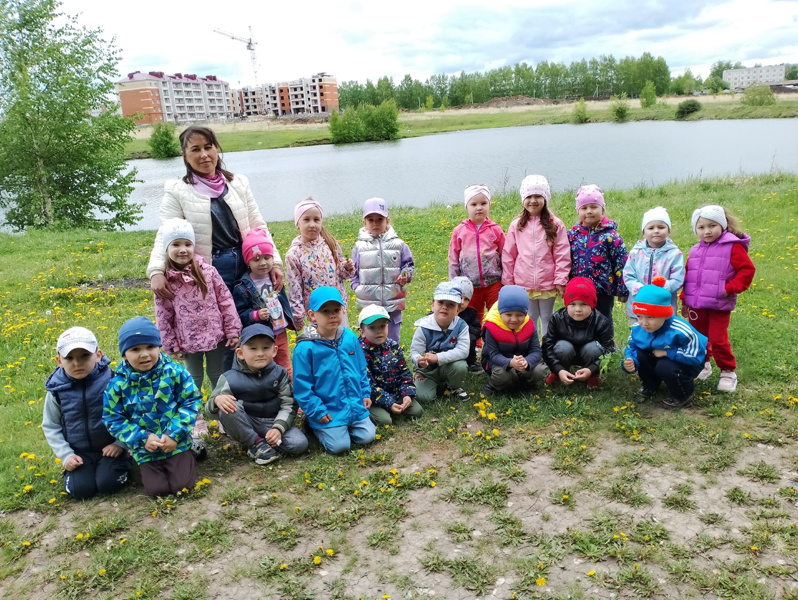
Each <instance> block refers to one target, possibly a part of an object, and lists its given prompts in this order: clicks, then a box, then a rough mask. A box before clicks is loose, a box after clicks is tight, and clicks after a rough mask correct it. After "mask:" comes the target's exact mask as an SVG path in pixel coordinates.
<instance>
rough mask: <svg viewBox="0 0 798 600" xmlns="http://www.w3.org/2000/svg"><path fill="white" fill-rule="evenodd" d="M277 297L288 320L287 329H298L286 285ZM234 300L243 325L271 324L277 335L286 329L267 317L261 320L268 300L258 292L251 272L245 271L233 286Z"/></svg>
mask: <svg viewBox="0 0 798 600" xmlns="http://www.w3.org/2000/svg"><path fill="white" fill-rule="evenodd" d="M267 289H268V288H267ZM277 299H278V300H279V301H280V308H282V309H283V318H285V320H286V325H287V327H286V328H285V329H293V330H296V327H295V326H294V319H293V318H292V314H291V306H290V305H289V304H288V296H287V295H286V293H285V287H283V288H282V289H281V290H280V293H278V294H277ZM233 301H234V302H235V305H236V311H237V312H238V317H239V318H240V319H241V325H242V326H243V327H247V326H249V325H253V324H255V323H263V324H265V325H269V326H271V327H272V329H273V330H274V334H275V335H277V334H278V333H282V332H283V331H284V330H285V329H281V328H279V327H275V326H274V325H273V323H272V320H271V319H266V320H265V321H261V320H260V316H259V314H260V309H261V308H266V301H265V300H264V299H263V297H262V296H261V294H259V293H258V289H257V288H256V287H255V283H254V282H253V281H252V275H251V274H250V273H244V276H243V277H242V278H241V279H239V280H238V281H236V283H235V286H233Z"/></svg>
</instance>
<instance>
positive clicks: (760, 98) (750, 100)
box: [742, 85, 776, 106]
mask: <svg viewBox="0 0 798 600" xmlns="http://www.w3.org/2000/svg"><path fill="white" fill-rule="evenodd" d="M742 103H743V104H745V105H746V106H770V105H772V104H776V96H774V95H773V90H771V89H770V86H769V85H752V86H751V87H749V88H746V90H745V92H744V93H743V99H742Z"/></svg>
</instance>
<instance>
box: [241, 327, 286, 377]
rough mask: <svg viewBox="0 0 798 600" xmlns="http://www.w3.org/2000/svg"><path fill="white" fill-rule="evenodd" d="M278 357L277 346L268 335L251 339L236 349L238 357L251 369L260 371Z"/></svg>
mask: <svg viewBox="0 0 798 600" xmlns="http://www.w3.org/2000/svg"><path fill="white" fill-rule="evenodd" d="M276 355H277V344H275V343H274V340H273V339H271V338H270V337H269V336H266V335H256V336H255V337H252V338H249V339H248V340H247V343H246V344H241V345H240V346H239V347H238V348H236V356H237V357H238V358H240V359H241V360H243V361H244V362H245V363H247V366H248V367H249V368H250V369H253V370H255V371H260V370H261V369H262V368H264V367H266V366H267V365H268V364H269V363H270V362H272V361H273V360H274V357H275V356H276Z"/></svg>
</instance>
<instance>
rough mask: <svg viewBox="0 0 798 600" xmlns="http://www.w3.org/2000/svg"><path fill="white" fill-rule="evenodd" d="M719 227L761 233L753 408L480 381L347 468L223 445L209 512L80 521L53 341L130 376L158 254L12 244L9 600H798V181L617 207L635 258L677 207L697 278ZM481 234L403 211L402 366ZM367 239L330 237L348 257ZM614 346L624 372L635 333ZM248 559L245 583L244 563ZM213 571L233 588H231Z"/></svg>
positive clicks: (132, 247)
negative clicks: (679, 406) (491, 391)
mask: <svg viewBox="0 0 798 600" xmlns="http://www.w3.org/2000/svg"><path fill="white" fill-rule="evenodd" d="M598 183H600V182H598ZM708 201H714V202H721V203H723V204H725V205H727V206H729V207H730V208H731V209H732V210H733V211H734V212H735V213H736V214H738V215H739V216H740V217H741V218H742V221H743V227H744V228H745V229H746V231H747V232H749V233H750V234H751V238H752V240H751V248H750V253H751V256H752V258H753V260H754V262H755V264H756V266H757V276H756V280H755V282H754V283H755V285H754V286H753V287H752V288H751V289H750V290H749V291H747V292H745V293H744V294H743V295H742V296H741V297H740V300H739V302H738V305H737V310H736V312H735V313H734V315H733V317H732V326H731V330H730V334H731V340H732V344H733V347H734V350H735V353H736V355H737V356H738V360H739V363H740V364H739V369H738V373H739V378H740V385H739V388H738V391H737V392H736V393H735V394H730V395H723V394H720V393H718V392H717V391H716V390H715V386H716V385H717V373H716V374H715V375H714V376H713V377H712V378H711V379H710V380H708V381H706V382H699V384H698V395H697V397H698V400H697V401H696V403H695V405H694V406H693V407H692V408H690V409H686V410H682V411H678V412H670V411H665V410H664V409H663V408H662V407H661V406H660V405H658V403H657V402H656V401H648V402H645V403H639V404H638V403H637V400H636V399H635V398H634V396H633V392H634V391H635V390H636V389H637V387H639V382H636V381H634V380H632V378H630V377H628V376H625V375H623V374H622V373H621V372H620V370H619V369H618V368H617V365H616V364H613V365H611V368H610V371H609V372H608V374H607V375H606V381H605V385H604V387H603V388H602V389H601V390H598V391H595V392H591V393H588V392H587V391H586V390H585V388H584V387H579V386H573V387H571V388H564V387H562V386H557V387H554V388H552V389H546V388H540V389H538V390H537V391H536V392H535V393H533V394H525V395H521V396H515V397H507V396H502V395H495V396H491V397H490V398H489V399H485V398H481V397H480V394H479V390H480V389H481V387H482V385H484V379H480V378H479V377H471V378H470V379H469V381H468V384H467V389H468V391H469V392H470V393H472V394H473V396H472V400H471V402H466V403H457V404H455V403H454V402H452V401H449V399H442V400H441V401H439V402H436V403H433V404H430V405H428V406H426V407H425V416H424V418H422V419H420V420H419V421H417V422H413V423H407V424H402V425H398V426H396V427H389V428H383V429H381V430H380V432H379V435H380V439H379V440H378V441H377V442H376V443H374V444H372V445H370V446H369V447H366V448H356V449H354V450H353V451H352V452H351V453H350V454H348V455H345V456H341V457H333V456H329V455H326V454H324V453H323V452H322V451H321V449H320V446H319V445H318V444H316V443H313V444H312V445H311V449H310V451H309V452H308V454H307V455H305V456H303V457H300V458H298V459H295V460H292V459H286V460H284V461H282V462H279V463H275V464H274V465H270V466H269V467H266V468H258V467H255V466H254V465H252V464H251V462H250V461H249V460H248V459H247V458H246V456H245V454H244V453H243V452H242V451H241V449H240V448H239V447H238V445H237V444H234V443H230V442H229V440H227V439H226V438H225V436H223V435H222V436H218V431H217V430H216V429H215V428H212V434H213V435H214V436H218V437H211V439H210V440H209V444H210V456H209V459H208V461H206V462H205V463H202V464H201V465H200V467H199V477H200V481H201V482H202V483H201V485H200V486H199V489H197V490H192V491H191V492H189V493H188V494H181V495H180V496H177V497H169V498H164V499H160V500H158V501H151V500H148V499H146V498H144V497H143V495H142V494H141V488H140V484H137V487H134V488H132V489H128V490H126V491H124V492H123V493H121V494H119V495H118V496H115V497H113V498H108V499H98V500H92V501H88V502H83V503H78V502H73V501H70V500H68V499H67V498H65V497H64V495H63V494H62V487H61V473H60V467H59V465H58V464H56V462H55V460H54V458H53V456H52V453H51V451H50V449H49V447H48V446H47V444H46V442H45V441H44V437H43V435H42V434H41V431H40V430H39V423H40V422H41V413H42V399H43V396H44V392H43V389H42V386H43V382H44V380H45V379H46V377H47V375H48V374H49V373H50V372H51V371H52V369H53V366H54V361H53V354H54V351H53V348H54V345H55V341H56V338H57V336H58V334H59V333H60V332H61V331H62V330H64V329H66V328H67V327H69V326H72V325H85V326H88V327H90V328H91V329H92V330H93V331H94V332H95V333H96V334H97V337H98V339H99V341H100V346H101V348H102V350H103V351H104V352H105V353H107V354H108V355H109V357H110V358H111V360H112V361H118V360H119V355H118V352H117V350H116V332H117V331H118V328H119V326H120V325H121V324H122V323H123V322H124V321H125V320H126V319H127V318H129V317H131V316H134V315H138V314H144V315H148V316H152V315H153V305H152V299H151V294H150V292H149V291H148V290H147V289H146V288H144V287H142V285H141V284H142V282H141V278H142V277H143V273H144V269H145V265H146V263H147V259H148V256H149V252H150V249H151V244H152V232H133V233H110V232H86V231H72V232H46V233H43V232H31V233H29V234H27V235H23V236H11V235H2V236H0V238H1V239H0V259H2V260H0V281H2V284H0V286H1V287H0V352H2V356H3V360H2V363H0V380H2V384H0V385H2V386H3V387H2V388H0V409H2V415H3V428H2V431H0V511H3V516H2V518H0V595H2V596H4V597H14V596H17V597H20V598H24V597H30V596H31V595H32V594H33V593H34V592H31V590H45V589H46V590H49V592H47V593H49V594H50V595H53V596H57V597H62V598H85V597H98V598H110V597H113V598H117V597H118V598H170V597H171V598H188V597H192V598H203V597H214V595H219V594H220V593H223V592H222V591H221V590H223V588H225V586H227V585H228V583H229V581H230V580H234V581H235V582H237V584H240V585H247V586H249V587H250V588H251V589H252V590H253V593H254V594H255V595H260V596H263V597H286V598H288V597H291V598H313V597H335V598H358V597H360V596H363V597H364V598H382V597H383V595H385V594H388V595H391V596H392V597H394V598H396V597H405V596H407V595H408V594H415V595H416V596H418V595H420V594H421V593H424V594H425V595H426V592H421V591H419V590H420V589H422V588H423V589H425V590H426V589H432V587H434V589H435V594H436V597H441V598H447V597H465V596H468V595H469V594H472V595H473V594H475V593H482V592H484V593H486V594H491V593H492V590H493V589H494V588H495V589H497V590H498V591H497V597H510V596H512V594H513V593H515V594H516V597H517V598H535V597H550V598H561V597H567V596H569V595H571V596H573V597H580V596H579V595H580V594H581V595H582V597H589V596H590V593H589V592H587V591H586V590H590V589H593V588H594V587H595V586H600V587H603V588H606V594H609V593H617V594H618V595H619V596H625V597H644V596H649V595H653V596H663V595H666V594H667V593H668V590H670V589H672V588H671V586H673V585H674V584H678V586H679V590H680V593H682V594H683V595H685V596H695V597H699V596H702V595H706V594H709V593H710V592H711V593H712V595H713V597H714V596H719V597H725V598H743V599H755V598H771V597H796V593H795V590H794V589H793V585H792V583H791V579H790V577H791V574H789V573H786V572H785V569H786V568H787V566H789V565H794V564H795V562H796V561H797V560H798V527H796V523H795V517H794V514H795V513H794V502H795V500H796V496H797V495H798V493H796V491H795V489H796V488H795V486H793V485H792V484H791V482H792V479H791V477H792V474H793V473H794V471H795V468H796V465H798V455H797V454H796V445H795V431H796V430H798V398H796V395H798V392H796V390H797V389H798V385H796V383H798V377H797V376H796V373H798V353H796V352H795V340H796V339H798V312H796V311H798V306H797V303H796V301H795V298H796V295H795V289H796V284H798V234H796V233H795V222H794V218H793V215H794V214H795V213H796V212H798V177H796V176H794V175H786V174H782V175H780V174H772V175H766V176H761V177H733V178H724V179H713V180H692V181H688V182H681V183H672V184H668V185H665V186H661V187H657V188H645V187H640V188H636V189H632V190H627V191H617V190H610V191H608V192H607V205H608V207H609V215H610V216H611V217H612V218H614V219H617V220H618V221H619V222H620V231H621V234H622V235H623V237H624V239H625V240H626V241H627V244H628V245H631V244H632V243H634V241H635V240H636V239H637V236H638V231H637V228H638V224H639V221H640V215H641V214H642V213H643V212H644V211H645V210H647V209H649V208H651V207H653V206H656V205H663V206H667V207H668V209H669V212H670V214H671V218H672V221H673V239H674V241H675V242H676V243H677V244H678V245H679V246H680V247H681V248H682V250H683V251H685V252H686V251H688V250H689V248H690V247H691V245H692V244H693V243H694V239H693V236H692V235H691V234H690V231H689V218H690V214H691V212H692V210H693V209H694V208H695V207H696V206H698V205H699V204H701V203H703V202H708ZM518 207H519V202H518V198H517V197H516V196H515V195H511V196H502V195H498V196H497V198H496V199H495V201H494V203H493V207H492V212H491V217H492V218H493V219H494V220H496V221H497V222H498V223H500V224H501V225H502V226H503V227H504V228H505V229H506V228H507V226H508V225H509V223H510V221H511V220H512V218H513V217H514V216H515V215H516V214H517V212H518ZM551 207H552V209H553V211H554V212H555V213H556V214H558V215H559V216H560V217H561V218H563V220H564V221H565V222H566V223H571V222H573V220H574V214H573V198H572V195H571V194H569V193H563V194H555V196H554V198H553V199H552V202H551ZM462 218H463V215H462V210H461V209H460V207H457V208H453V209H447V208H445V207H444V206H432V207H430V208H427V209H420V208H396V209H394V210H393V211H392V221H393V225H394V226H395V227H396V230H397V231H398V232H399V234H400V235H401V236H402V237H403V239H405V240H406V241H407V242H408V244H409V245H410V247H411V249H412V250H413V253H414V256H415V258H416V264H417V273H416V277H415V278H414V281H413V282H412V284H411V285H410V287H409V296H408V308H407V310H406V314H405V317H404V322H405V326H404V327H403V342H404V343H405V344H408V343H409V342H410V339H411V336H412V325H411V324H412V323H413V321H415V320H416V319H418V318H420V317H421V316H422V315H423V314H425V312H426V311H427V309H428V306H429V302H430V298H431V295H432V290H433V289H434V287H435V285H436V284H437V283H438V282H439V281H440V280H442V279H444V278H445V277H446V251H447V240H448V236H449V232H450V231H451V229H452V228H453V227H454V225H455V224H457V223H458V222H459V221H460V220H461V219H462ZM359 222H360V219H359V217H358V216H357V215H344V216H336V217H332V218H330V219H328V220H327V221H326V225H328V226H329V228H330V230H331V231H332V233H333V234H334V235H335V236H336V237H337V238H338V239H339V240H340V241H341V243H342V245H343V247H344V249H345V251H346V252H348V251H349V249H350V248H351V246H352V244H353V242H354V236H355V233H356V231H357V229H358V227H359ZM269 225H270V228H271V229H272V230H273V231H274V234H275V236H276V239H277V242H278V246H279V247H280V248H281V249H282V248H284V247H285V246H286V245H287V244H288V242H289V240H290V239H292V238H293V236H294V235H295V234H294V229H293V227H292V224H290V223H269ZM616 331H617V342H618V343H619V345H621V346H623V343H624V338H625V337H626V331H627V330H626V324H625V322H624V318H623V311H622V309H621V308H620V307H618V308H616ZM205 391H206V392H207V391H208V390H207V386H206V390H205ZM663 481H667V482H668V483H667V485H665V484H664V483H663ZM685 482H688V483H685ZM564 496H567V498H565V497H564ZM732 513H733V514H734V521H733V523H732V522H731V521H730V520H729V515H730V514H732ZM695 531H700V532H701V533H700V534H691V533H689V532H695ZM686 532H687V533H686ZM86 534H89V535H88V536H87V535H86ZM79 535H80V536H81V537H78V536H79ZM430 540H432V541H430ZM458 546H459V547H458ZM242 548H245V549H246V550H245V556H246V557H247V560H233V561H232V563H231V562H225V561H228V558H229V557H231V556H232V557H241V556H243V555H242V554H241V553H240V552H242V550H240V549H242ZM328 551H329V553H328ZM237 552H238V554H237ZM718 553H719V554H718ZM719 556H722V557H723V558H719ZM316 559H318V560H316ZM577 561H581V562H577ZM779 561H782V562H779ZM214 564H223V565H227V566H225V567H224V568H220V573H218V574H214V575H211V574H209V573H210V571H211V570H213V568H215V567H211V565H214ZM575 565H580V566H575ZM635 565H637V566H635ZM563 569H569V570H568V571H567V575H566V576H562V575H560V574H561V573H562V570H563ZM322 571H324V572H325V573H327V575H326V576H323V575H321V572H322ZM590 572H592V575H590V574H589V573H590ZM409 574H412V575H409ZM433 575H434V578H433ZM436 578H437V579H436ZM441 578H442V579H441ZM433 579H435V580H436V581H442V582H444V583H442V584H440V585H439V584H435V585H434V586H433V584H431V583H430V582H431V581H432V580H433ZM660 579H664V580H665V581H666V583H665V584H662V583H660V581H659V580H660ZM501 580H506V581H508V583H506V584H501V583H499V582H500V581H501ZM358 582H361V583H358ZM502 585H504V587H502ZM582 590H585V591H584V592H583V591H582ZM36 593H38V592H36ZM43 593H45V592H42V594H43Z"/></svg>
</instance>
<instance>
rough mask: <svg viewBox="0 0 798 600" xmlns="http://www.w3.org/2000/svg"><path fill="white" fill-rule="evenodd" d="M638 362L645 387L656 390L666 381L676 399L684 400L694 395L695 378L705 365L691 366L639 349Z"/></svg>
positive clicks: (641, 379) (639, 372) (669, 390)
mask: <svg viewBox="0 0 798 600" xmlns="http://www.w3.org/2000/svg"><path fill="white" fill-rule="evenodd" d="M637 364H638V369H637V371H638V374H639V375H640V381H641V382H642V383H643V388H645V389H647V390H651V391H656V390H658V389H659V386H660V384H661V383H662V382H663V381H664V382H665V385H666V386H667V388H668V392H670V395H671V398H673V399H674V400H684V399H686V398H689V397H690V396H691V395H692V393H693V392H694V391H695V381H693V380H694V379H695V378H696V376H697V375H698V373H699V372H701V369H702V368H703V365H698V366H697V367H693V368H691V367H689V366H688V365H685V364H682V363H678V362H676V361H675V360H671V359H670V358H668V357H667V356H663V357H660V358H658V357H656V356H654V354H652V352H651V351H650V350H638V351H637Z"/></svg>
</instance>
